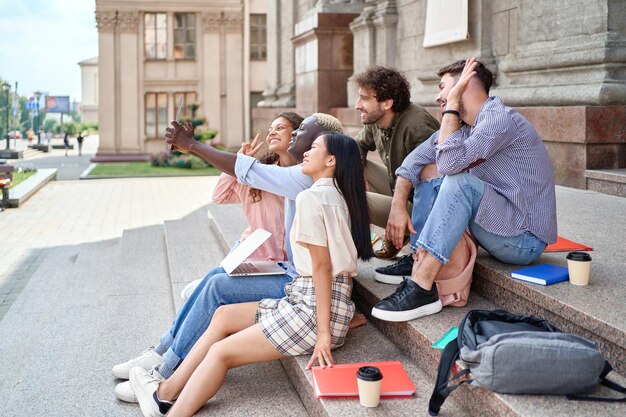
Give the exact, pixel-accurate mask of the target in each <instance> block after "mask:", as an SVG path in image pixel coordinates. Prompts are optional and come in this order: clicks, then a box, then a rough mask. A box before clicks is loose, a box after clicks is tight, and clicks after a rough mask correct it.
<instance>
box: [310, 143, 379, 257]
mask: <svg viewBox="0 0 626 417" xmlns="http://www.w3.org/2000/svg"><path fill="white" fill-rule="evenodd" d="M320 136H323V137H324V142H325V144H326V151H327V152H328V154H329V155H334V156H335V159H336V165H335V174H334V183H335V187H337V189H338V190H339V192H340V193H341V195H342V196H343V198H344V200H345V201H346V205H347V206H348V213H349V214H350V234H351V235H352V240H353V241H354V246H355V247H356V251H357V255H358V257H359V258H360V259H363V260H368V259H370V258H371V257H372V256H374V250H373V249H372V240H371V236H370V219H369V210H368V207H367V197H366V192H365V181H364V180H363V178H364V177H363V175H364V174H363V164H362V162H361V153H360V152H359V146H358V145H357V143H356V141H355V140H354V139H352V138H351V137H349V136H346V135H344V134H343V133H339V132H328V131H326V132H323V133H322V134H321V135H320ZM318 137H319V136H318Z"/></svg>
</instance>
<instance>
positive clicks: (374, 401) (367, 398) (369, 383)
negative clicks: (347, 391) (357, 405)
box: [356, 366, 383, 407]
mask: <svg viewBox="0 0 626 417" xmlns="http://www.w3.org/2000/svg"><path fill="white" fill-rule="evenodd" d="M382 379H383V374H382V373H381V372H380V369H378V368H376V367H375V366H363V367H361V368H359V370H358V371H357V373H356V381H357V385H358V387H359V401H360V402H361V405H362V406H363V407H377V406H378V403H379V402H380V384H381V382H382Z"/></svg>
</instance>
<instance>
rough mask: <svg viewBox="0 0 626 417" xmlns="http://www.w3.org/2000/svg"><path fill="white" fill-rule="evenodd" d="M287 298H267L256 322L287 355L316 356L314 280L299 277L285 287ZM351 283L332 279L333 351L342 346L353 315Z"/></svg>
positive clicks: (263, 301)
mask: <svg viewBox="0 0 626 417" xmlns="http://www.w3.org/2000/svg"><path fill="white" fill-rule="evenodd" d="M285 294H287V296H286V297H283V298H280V299H274V298H265V299H263V300H261V302H260V303H259V309H258V310H257V312H256V319H255V320H256V323H258V325H259V326H260V327H261V330H262V331H263V333H264V334H265V337H267V339H268V340H269V341H270V343H271V344H272V345H273V346H274V347H275V348H276V350H278V351H279V352H281V353H282V354H284V355H288V356H297V355H303V354H305V353H313V350H314V348H315V342H316V340H317V312H316V308H315V305H316V304H315V288H314V287H313V278H312V277H302V276H300V277H296V278H295V279H294V280H293V282H291V283H289V284H287V285H285ZM351 295H352V281H351V279H350V278H349V277H348V276H342V275H338V276H336V277H334V278H333V283H332V288H331V305H330V335H331V348H332V349H335V348H338V347H339V346H342V345H343V343H344V341H345V338H346V334H347V333H348V326H349V324H350V320H352V316H354V303H353V302H352V300H351V298H350V297H351Z"/></svg>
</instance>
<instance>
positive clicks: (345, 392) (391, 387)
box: [311, 361, 415, 398]
mask: <svg viewBox="0 0 626 417" xmlns="http://www.w3.org/2000/svg"><path fill="white" fill-rule="evenodd" d="M361 366H375V367H377V368H378V369H380V372H381V373H382V374H383V381H382V383H381V385H380V395H381V397H410V396H411V395H413V393H414V392H415V385H413V382H411V378H409V376H408V375H407V373H406V371H405V370H404V367H403V366H402V363H400V362H399V361H392V362H362V363H350V364H341V365H333V367H332V368H324V369H322V368H320V367H319V366H314V367H312V368H311V373H312V377H313V391H314V392H315V398H320V397H358V396H359V390H358V387H357V382H356V372H357V371H358V370H359V368H360V367H361Z"/></svg>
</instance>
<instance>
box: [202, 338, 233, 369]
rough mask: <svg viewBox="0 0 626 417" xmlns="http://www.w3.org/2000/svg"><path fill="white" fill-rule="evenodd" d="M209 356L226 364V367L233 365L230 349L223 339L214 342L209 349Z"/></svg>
mask: <svg viewBox="0 0 626 417" xmlns="http://www.w3.org/2000/svg"><path fill="white" fill-rule="evenodd" d="M208 355H209V356H211V357H212V358H213V359H214V360H216V361H217V362H219V363H221V364H223V365H226V367H228V368H232V367H233V361H232V359H233V355H232V349H230V348H229V347H228V344H227V343H226V342H225V341H224V340H220V341H219V342H215V343H214V344H213V346H211V348H210V349H209V353H208Z"/></svg>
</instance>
